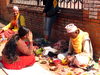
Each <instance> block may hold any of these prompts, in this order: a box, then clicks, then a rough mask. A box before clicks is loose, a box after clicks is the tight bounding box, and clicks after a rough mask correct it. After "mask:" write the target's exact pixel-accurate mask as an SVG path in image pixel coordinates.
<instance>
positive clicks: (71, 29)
mask: <svg viewBox="0 0 100 75" xmlns="http://www.w3.org/2000/svg"><path fill="white" fill-rule="evenodd" d="M65 29H66V30H67V33H72V32H75V31H76V30H77V29H78V28H77V27H76V26H75V25H74V24H73V23H70V24H68V25H66V27H65Z"/></svg>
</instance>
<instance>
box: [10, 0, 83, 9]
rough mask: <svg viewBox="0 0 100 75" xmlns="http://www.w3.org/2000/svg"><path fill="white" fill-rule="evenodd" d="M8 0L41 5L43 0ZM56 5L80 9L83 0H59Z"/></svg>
mask: <svg viewBox="0 0 100 75" xmlns="http://www.w3.org/2000/svg"><path fill="white" fill-rule="evenodd" d="M10 2H11V3H18V4H26V5H36V6H43V0H11V1H10ZM58 5H59V7H61V8H70V9H82V8H83V0H59V2H58Z"/></svg>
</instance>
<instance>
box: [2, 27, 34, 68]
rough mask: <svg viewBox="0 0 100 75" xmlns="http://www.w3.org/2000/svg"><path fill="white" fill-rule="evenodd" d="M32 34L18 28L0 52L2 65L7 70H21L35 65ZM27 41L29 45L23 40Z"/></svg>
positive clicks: (22, 28)
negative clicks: (0, 53)
mask: <svg viewBox="0 0 100 75" xmlns="http://www.w3.org/2000/svg"><path fill="white" fill-rule="evenodd" d="M32 37H33V36H32V33H31V31H30V30H29V29H27V28H25V27H21V28H19V31H18V34H15V35H13V36H12V38H11V39H10V40H9V41H8V42H7V44H6V45H5V47H4V49H3V51H2V64H3V65H4V67H5V68H7V69H22V68H24V67H27V66H31V65H32V64H34V63H35V56H34V53H33V40H32ZM26 39H28V40H29V43H26V42H25V40H26Z"/></svg>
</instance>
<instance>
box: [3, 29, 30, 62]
mask: <svg viewBox="0 0 100 75" xmlns="http://www.w3.org/2000/svg"><path fill="white" fill-rule="evenodd" d="M28 32H29V29H27V28H25V27H21V28H19V31H18V34H15V35H13V36H12V37H11V39H10V40H9V41H8V42H7V43H6V45H5V47H4V49H3V52H2V54H3V55H6V56H7V58H8V59H9V60H12V61H16V60H17V56H18V55H17V50H16V48H17V44H16V42H17V41H18V40H19V39H20V38H21V37H23V36H25V35H26V34H27V33H28Z"/></svg>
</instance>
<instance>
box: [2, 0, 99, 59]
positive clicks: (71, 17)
mask: <svg viewBox="0 0 100 75" xmlns="http://www.w3.org/2000/svg"><path fill="white" fill-rule="evenodd" d="M95 1H96V0H95ZM99 2H100V1H99ZM84 3H85V4H84V9H83V10H72V9H61V13H60V14H59V15H58V19H57V20H56V23H55V24H54V25H53V28H52V39H53V40H59V39H67V40H68V39H69V38H68V37H67V35H66V32H65V29H64V27H65V25H66V24H68V23H75V24H76V25H77V26H78V27H79V28H81V29H83V30H84V31H87V32H88V33H89V34H90V38H91V41H92V44H93V49H94V56H95V58H96V59H98V57H100V35H99V34H100V26H99V24H100V11H99V10H94V8H95V7H96V8H98V9H99V6H96V5H93V4H94V1H93V0H85V2H84ZM95 3H96V2H95ZM19 8H20V12H21V13H22V14H23V15H24V16H25V18H26V25H27V27H28V28H30V29H31V30H32V31H33V33H34V37H36V35H37V34H38V35H40V36H43V25H44V22H43V18H44V16H43V14H42V10H43V7H33V6H24V5H23V6H20V5H19ZM92 11H93V12H92ZM8 12H9V13H8V14H7V16H5V15H4V14H3V16H5V17H6V20H10V19H9V17H11V15H12V14H11V12H12V5H11V4H10V5H8Z"/></svg>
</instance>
